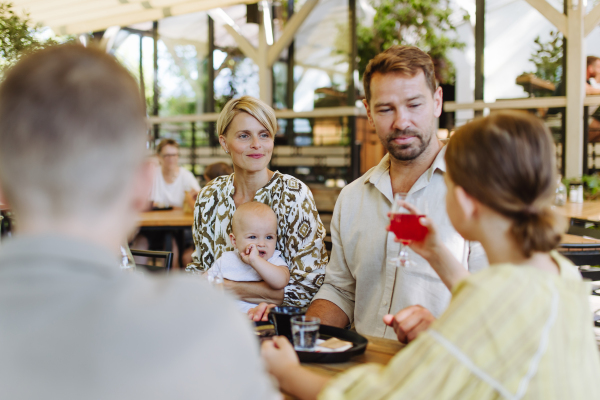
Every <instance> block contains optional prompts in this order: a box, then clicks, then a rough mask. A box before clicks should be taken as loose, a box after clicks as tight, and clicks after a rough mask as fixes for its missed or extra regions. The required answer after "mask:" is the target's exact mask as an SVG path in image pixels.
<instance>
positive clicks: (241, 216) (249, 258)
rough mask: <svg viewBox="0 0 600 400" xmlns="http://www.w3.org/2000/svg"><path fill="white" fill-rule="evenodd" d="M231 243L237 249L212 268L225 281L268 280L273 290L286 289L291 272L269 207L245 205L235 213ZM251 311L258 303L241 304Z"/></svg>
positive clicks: (257, 204)
mask: <svg viewBox="0 0 600 400" xmlns="http://www.w3.org/2000/svg"><path fill="white" fill-rule="evenodd" d="M231 231H232V232H231V234H230V235H229V238H230V239H231V244H233V246H234V247H235V248H236V250H234V251H227V252H225V253H223V254H222V255H221V257H219V258H218V259H217V260H216V261H215V263H214V264H213V265H212V267H211V269H217V270H218V269H220V270H221V274H222V275H223V278H225V279H229V280H232V281H238V282H240V281H245V282H246V281H263V280H264V281H265V282H266V283H267V284H268V285H269V286H270V287H271V288H273V289H283V288H284V287H285V286H286V285H287V284H288V281H289V280H290V271H289V269H288V267H287V265H286V262H285V260H284V259H283V258H282V257H281V252H280V251H279V250H275V245H276V244H277V216H276V215H275V213H274V212H273V210H272V209H271V207H269V206H268V205H266V204H263V203H258V202H249V203H244V204H242V205H241V206H239V207H238V208H237V210H236V211H235V213H233V218H232V221H231ZM239 306H240V309H241V310H242V311H243V312H247V311H248V310H249V309H251V308H252V307H255V306H256V304H252V303H248V302H246V301H240V304H239Z"/></svg>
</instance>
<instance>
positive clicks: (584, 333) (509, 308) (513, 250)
mask: <svg viewBox="0 0 600 400" xmlns="http://www.w3.org/2000/svg"><path fill="white" fill-rule="evenodd" d="M445 159H446V165H447V169H448V170H447V174H446V175H445V180H446V185H447V187H448V193H447V195H446V209H447V210H448V216H449V218H450V221H451V223H452V225H453V226H454V227H455V228H456V230H457V231H458V232H459V233H460V234H461V235H462V236H463V237H464V238H465V239H468V240H476V241H479V242H480V243H481V244H482V245H483V247H484V248H485V251H486V254H487V255H488V257H489V260H490V268H488V269H485V270H483V271H480V272H478V273H477V274H473V275H471V274H470V273H469V271H467V270H466V269H464V268H463V266H462V265H461V264H460V262H459V261H458V260H457V259H456V258H454V256H453V255H452V253H451V251H449V249H448V248H447V247H446V244H444V243H443V241H442V240H441V238H440V236H439V230H438V227H437V226H436V224H435V223H434V222H433V221H432V220H431V219H430V218H428V217H425V218H421V223H422V224H423V225H425V226H427V227H428V228H429V233H428V235H427V236H426V237H425V239H424V240H423V241H421V242H413V243H412V244H411V247H412V248H413V250H414V251H415V252H416V253H418V254H419V255H421V256H422V257H423V258H425V259H426V260H427V261H428V262H429V264H430V265H431V267H432V268H433V269H434V270H435V272H436V273H437V274H438V275H439V276H440V279H441V280H442V281H443V282H444V284H445V285H446V286H447V287H448V289H449V290H451V291H452V301H451V302H450V305H449V307H448V309H447V310H446V311H445V312H444V313H443V315H442V316H441V317H440V318H439V319H438V320H437V321H435V322H434V323H433V324H432V325H431V326H430V327H429V329H428V330H426V331H424V332H423V333H421V334H420V335H419V336H418V337H417V339H416V340H414V341H413V342H411V343H410V344H409V345H408V346H407V347H406V348H404V349H402V350H400V352H399V353H398V354H397V355H396V356H394V358H392V360H390V362H389V363H388V365H387V366H383V365H378V364H366V365H362V366H359V367H356V368H352V369H350V370H348V371H346V372H344V373H343V374H341V375H340V376H338V377H336V378H334V379H333V380H331V381H329V378H326V377H323V376H320V375H317V374H315V373H313V372H311V371H310V370H308V369H305V368H304V367H301V366H300V364H299V362H298V358H297V356H296V353H295V352H294V350H293V348H292V346H291V344H290V343H289V341H288V340H287V339H286V338H285V337H276V338H275V339H274V341H270V342H265V343H263V356H264V357H265V358H266V360H267V363H268V365H269V369H270V371H271V373H272V374H274V375H275V376H276V377H277V379H278V380H279V382H280V384H281V387H282V389H283V390H284V391H286V392H289V393H291V394H293V395H296V396H297V397H299V398H301V399H314V398H316V397H317V394H318V393H319V392H320V395H319V399H321V400H325V399H335V400H341V399H352V400H363V399H364V400H380V399H381V400H383V399H392V398H393V399H411V400H416V399H438V400H444V399H472V400H486V399H490V400H491V399H498V398H505V399H530V400H534V399H535V400H538V399H539V400H542V399H544V400H553V399H556V400H562V399H577V400H579V399H580V400H584V399H598V398H600V380H599V379H598V378H599V377H600V360H599V354H598V348H597V345H596V340H595V337H594V332H593V329H592V327H593V322H592V318H591V313H590V308H589V300H588V297H589V293H590V286H589V284H588V283H584V282H582V280H581V275H580V274H579V271H577V269H576V268H575V267H574V266H573V264H572V263H571V262H570V261H569V260H567V259H566V258H564V257H563V256H561V255H560V254H559V253H558V252H557V251H556V250H555V248H556V246H557V245H558V244H559V242H560V237H561V232H562V231H563V230H562V228H563V227H564V224H563V222H564V221H562V220H560V219H559V218H560V217H558V216H557V215H556V214H555V213H554V211H553V210H552V208H551V206H552V201H553V199H554V190H555V182H556V175H555V172H554V171H556V166H555V155H554V145H553V140H552V137H551V136H550V133H549V132H548V130H547V129H546V127H545V126H544V124H543V123H542V121H540V120H538V119H536V118H535V117H533V116H530V115H527V114H525V113H517V112H501V113H497V114H494V115H492V116H490V117H487V118H484V119H480V120H477V121H474V122H472V123H469V124H467V125H465V126H463V127H461V128H459V129H458V130H457V131H456V133H455V134H454V135H453V136H452V138H451V139H450V141H449V143H448V146H447V151H446V155H445ZM506 160H511V162H510V163H506ZM405 207H406V208H409V209H410V210H411V211H412V212H413V213H415V214H419V210H417V209H415V208H414V207H411V206H410V205H409V204H407V203H405ZM387 319H388V320H389V321H390V322H391V323H392V325H393V326H395V327H396V323H395V321H393V317H392V316H391V315H390V316H388V317H387Z"/></svg>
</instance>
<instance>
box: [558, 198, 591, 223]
mask: <svg viewBox="0 0 600 400" xmlns="http://www.w3.org/2000/svg"><path fill="white" fill-rule="evenodd" d="M554 210H555V211H556V212H557V213H559V214H561V215H564V216H565V217H568V218H579V219H589V220H590V221H600V201H599V200H587V201H584V202H583V203H571V202H567V204H565V205H564V206H554Z"/></svg>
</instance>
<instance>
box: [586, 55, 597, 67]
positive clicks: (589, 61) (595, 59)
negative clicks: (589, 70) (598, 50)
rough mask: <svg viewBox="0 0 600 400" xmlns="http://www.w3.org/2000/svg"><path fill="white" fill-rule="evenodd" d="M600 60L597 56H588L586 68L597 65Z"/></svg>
mask: <svg viewBox="0 0 600 400" xmlns="http://www.w3.org/2000/svg"><path fill="white" fill-rule="evenodd" d="M598 60H600V57H596V56H587V58H586V59H585V62H586V63H585V66H586V67H589V66H590V65H592V64H593V63H595V62H596V61H598Z"/></svg>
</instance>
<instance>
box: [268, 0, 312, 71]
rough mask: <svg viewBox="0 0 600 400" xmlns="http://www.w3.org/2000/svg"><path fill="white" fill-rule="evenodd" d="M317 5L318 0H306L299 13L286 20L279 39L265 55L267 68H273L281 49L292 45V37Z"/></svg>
mask: <svg viewBox="0 0 600 400" xmlns="http://www.w3.org/2000/svg"><path fill="white" fill-rule="evenodd" d="M318 3H319V0H307V1H306V3H304V5H303V6H302V8H301V9H300V11H298V12H297V13H294V15H292V18H290V19H289V20H288V22H287V24H286V25H285V28H284V29H283V34H282V35H281V37H280V38H279V39H278V40H277V42H275V43H274V44H273V46H271V47H270V48H269V51H268V53H267V64H268V65H269V66H273V64H275V61H277V59H278V58H279V55H280V54H281V52H282V51H283V49H285V48H287V47H288V46H289V45H290V43H292V40H294V36H296V33H297V32H298V29H300V27H301V26H302V24H303V23H304V21H305V20H306V18H307V17H308V16H309V15H310V13H311V11H312V10H313V9H314V8H315V7H316V5H317V4H318Z"/></svg>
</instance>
